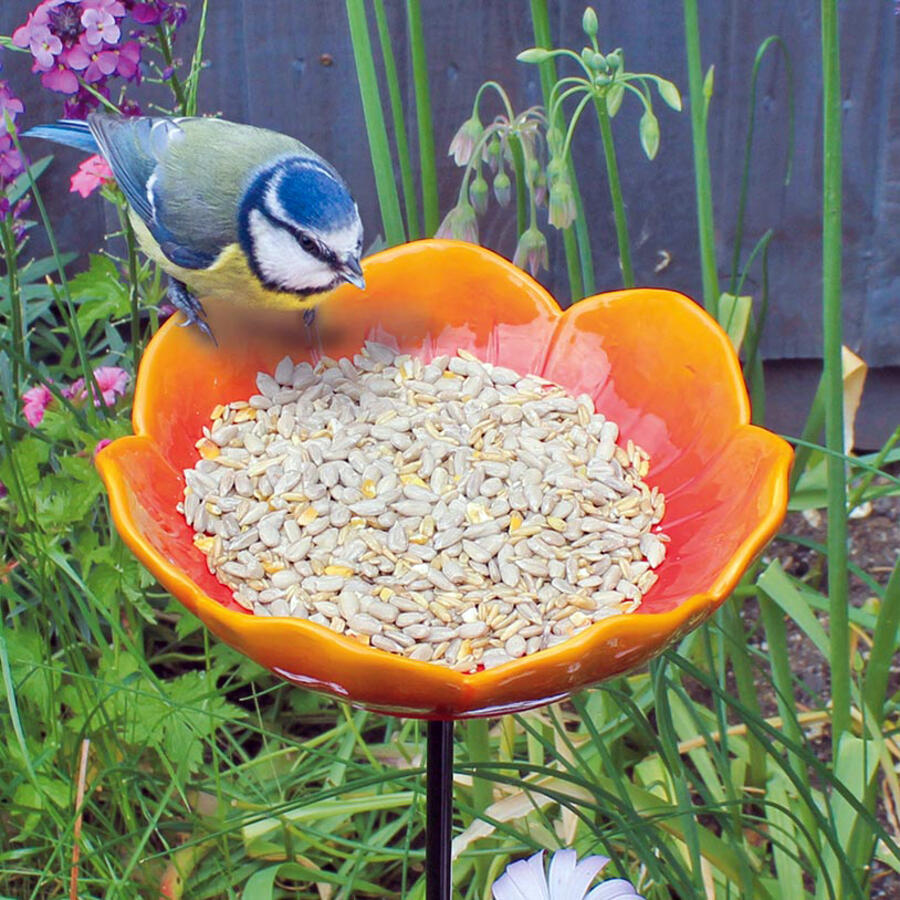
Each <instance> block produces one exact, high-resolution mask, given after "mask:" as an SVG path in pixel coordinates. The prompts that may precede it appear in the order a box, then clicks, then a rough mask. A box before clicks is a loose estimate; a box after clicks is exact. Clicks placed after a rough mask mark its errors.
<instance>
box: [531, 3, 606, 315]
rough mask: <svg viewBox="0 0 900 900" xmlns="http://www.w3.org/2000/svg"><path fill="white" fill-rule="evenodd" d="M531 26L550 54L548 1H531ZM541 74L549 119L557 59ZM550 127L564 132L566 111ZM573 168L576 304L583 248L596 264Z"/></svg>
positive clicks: (571, 259) (572, 284)
mask: <svg viewBox="0 0 900 900" xmlns="http://www.w3.org/2000/svg"><path fill="white" fill-rule="evenodd" d="M531 24H532V28H533V29H534V45H535V46H536V47H544V48H545V49H547V50H549V49H550V48H551V46H552V44H551V41H550V16H549V15H548V12H547V0H531ZM538 71H539V72H540V76H541V93H542V94H543V96H544V108H545V109H546V110H547V115H548V117H549V115H550V98H551V94H552V93H553V86H554V85H555V84H556V82H557V73H556V61H555V60H554V59H553V57H550V58H548V59H546V60H544V61H543V62H542V63H540V64H539V65H538ZM547 124H548V126H551V127H556V128H559V130H560V131H563V130H564V129H563V124H564V123H563V117H562V110H561V109H558V110H557V113H556V115H554V116H553V121H550V122H548V123H547ZM567 165H568V168H569V183H570V184H571V185H572V194H573V195H574V197H575V200H576V204H577V208H578V214H577V217H576V219H575V229H576V231H573V230H572V229H571V228H566V229H564V230H563V248H564V250H565V253H566V270H567V272H568V275H569V296H570V297H571V299H572V302H573V303H574V302H575V301H576V300H580V299H581V298H582V297H583V296H584V295H585V289H584V283H583V282H582V278H581V270H580V268H579V263H580V262H581V260H580V254H579V246H580V245H581V244H584V245H585V246H586V247H587V252H588V266H589V267H590V268H591V271H593V264H592V262H590V238H589V236H588V233H587V224H586V223H585V221H584V216H583V215H582V211H583V210H582V202H581V192H580V191H579V189H578V178H577V177H576V175H575V164H574V162H573V161H572V158H571V157H569V158H568V159H567Z"/></svg>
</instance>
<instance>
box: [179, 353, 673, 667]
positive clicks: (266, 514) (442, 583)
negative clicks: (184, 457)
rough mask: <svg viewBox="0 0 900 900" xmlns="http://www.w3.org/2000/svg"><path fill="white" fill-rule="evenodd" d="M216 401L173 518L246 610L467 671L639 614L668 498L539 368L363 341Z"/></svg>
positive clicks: (594, 417)
mask: <svg viewBox="0 0 900 900" xmlns="http://www.w3.org/2000/svg"><path fill="white" fill-rule="evenodd" d="M257 388H258V390H259V393H258V394H256V395H254V396H252V397H251V398H250V399H249V400H248V401H242V400H241V401H235V402H231V403H229V404H227V405H220V406H217V407H216V408H215V409H214V410H213V412H212V416H211V420H212V421H211V424H210V425H209V426H205V427H204V429H203V437H202V438H201V439H200V440H199V441H198V443H197V448H198V450H199V454H200V459H199V460H198V462H197V464H196V465H195V466H194V467H193V468H191V469H187V470H185V473H184V477H185V485H186V486H185V489H184V500H183V502H182V503H181V504H179V510H180V511H181V512H182V513H183V514H184V516H185V518H186V520H187V522H188V524H189V525H190V526H191V527H192V528H193V529H194V532H195V536H194V542H195V544H196V545H197V547H198V548H199V549H200V550H201V551H202V552H203V553H204V554H205V555H206V558H207V564H208V566H209V569H210V571H211V572H212V573H214V574H215V575H216V576H217V577H218V578H219V580H220V581H222V582H223V583H225V584H226V585H228V586H229V587H230V588H231V589H232V590H233V592H234V599H235V600H236V602H237V603H239V604H240V605H241V606H243V607H245V608H246V609H248V610H250V611H252V612H253V613H254V614H255V615H258V616H298V617H302V618H306V619H309V620H310V621H312V622H316V623H318V624H320V625H324V626H327V627H330V628H332V629H334V630H335V631H337V632H339V633H345V634H347V635H349V636H352V637H354V638H356V639H357V640H359V641H361V642H362V643H365V644H368V645H370V646H372V647H376V648H378V649H381V650H387V651H389V652H392V653H398V654H402V655H404V656H407V657H410V658H411V659H416V660H422V661H427V662H433V663H440V664H443V665H448V666H452V667H453V668H454V669H457V670H460V671H464V672H469V671H475V670H477V669H479V668H482V667H483V668H491V667H493V666H497V665H500V664H501V663H504V662H508V661H509V660H511V659H515V658H517V657H520V656H523V655H525V654H529V653H534V652H536V651H539V650H542V649H544V648H546V647H550V646H552V645H554V644H556V643H559V642H560V641H563V640H566V639H567V638H569V637H571V636H572V635H573V634H575V633H577V632H579V631H581V630H582V629H584V628H586V627H588V626H589V625H590V624H591V623H593V622H596V621H599V620H600V619H602V618H604V617H607V616H611V615H616V614H619V613H627V612H632V611H633V610H635V609H636V608H637V607H638V606H639V605H640V602H641V598H642V597H643V595H644V594H645V593H646V592H647V591H648V590H649V589H650V587H651V586H652V585H653V584H654V582H655V581H656V579H657V574H656V571H655V570H656V569H657V568H658V567H659V565H660V564H661V563H662V562H663V560H664V558H665V552H666V542H667V540H668V538H667V537H666V536H665V535H664V534H663V533H661V531H660V529H659V527H658V526H659V522H660V520H661V519H662V518H663V515H664V513H665V499H664V497H663V495H662V494H661V493H660V492H659V491H658V490H657V488H655V487H654V488H650V487H649V486H648V485H647V484H646V483H645V482H644V480H643V479H644V478H645V476H646V475H647V472H648V469H649V459H648V456H647V454H646V453H645V452H644V451H643V450H641V449H640V448H639V447H637V446H635V445H634V443H633V442H632V441H630V440H629V441H626V442H625V444H624V446H622V445H620V444H619V443H618V438H619V429H618V426H617V425H616V424H615V423H614V422H611V421H609V420H608V419H606V418H605V417H604V416H603V415H602V414H601V413H598V412H596V411H595V409H594V404H593V401H592V400H591V398H590V397H589V396H588V395H586V394H582V395H580V396H578V397H573V396H571V395H570V394H569V393H567V392H566V391H565V390H564V389H563V388H562V387H560V386H559V385H556V384H554V383H552V382H550V381H548V380H546V379H544V378H541V377H539V376H537V375H520V374H519V373H517V372H514V371H513V370H512V369H508V368H505V367H502V366H494V365H491V364H489V363H484V362H481V361H480V360H478V359H477V358H475V357H474V356H473V355H471V354H470V353H468V352H466V351H464V350H460V351H458V354H457V355H456V356H439V357H436V358H435V359H432V360H431V361H430V362H428V363H427V364H426V363H424V362H423V361H422V360H420V359H418V358H416V357H413V356H410V355H408V354H400V355H398V354H397V353H396V352H395V351H394V350H392V349H390V348H389V347H386V346H384V345H382V344H376V343H371V342H370V343H367V344H366V345H365V347H364V348H363V349H362V351H361V352H360V353H359V354H357V355H356V356H355V357H354V358H353V360H350V359H346V358H345V359H339V360H333V359H329V358H324V359H321V360H319V362H318V363H317V364H316V366H315V367H312V366H310V365H309V364H308V363H300V364H299V365H294V363H293V361H292V360H291V359H290V358H288V357H285V358H284V359H282V360H281V362H280V363H279V364H278V366H277V367H276V369H275V372H274V374H272V375H270V374H267V373H263V372H261V373H259V374H258V376H257Z"/></svg>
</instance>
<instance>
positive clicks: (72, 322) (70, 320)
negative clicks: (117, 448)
mask: <svg viewBox="0 0 900 900" xmlns="http://www.w3.org/2000/svg"><path fill="white" fill-rule="evenodd" d="M9 134H10V137H11V138H12V141H13V144H14V145H15V148H16V150H17V151H18V152H19V155H20V156H22V157H23V158H24V153H23V152H22V145H21V144H20V143H19V137H18V135H17V134H16V133H15V131H11V132H9ZM25 173H26V175H27V176H28V187H29V189H30V190H31V196H32V197H34V202H35V205H36V206H37V208H38V212H39V213H40V217H41V223H42V224H43V226H44V231H45V232H46V234H47V242H48V243H49V244H50V252H51V254H52V256H53V261H54V262H55V263H56V271H57V274H58V275H59V284H60V287H61V288H62V294H63V297H64V298H65V306H64V310H65V313H64V314H65V315H66V318H67V327H68V329H69V334H70V336H71V338H72V342H73V343H74V344H75V350H76V353H77V355H78V361H79V363H80V365H81V375H82V377H83V378H84V384H85V387H87V388H89V393H91V395H92V396H96V397H99V396H100V394H101V391H100V388H99V387H98V385H97V379H96V377H95V376H94V372H93V370H92V369H91V366H90V363H89V361H88V354H87V347H85V343H84V336H83V335H82V333H81V326H80V325H79V323H78V316H77V315H76V313H75V304H74V303H73V302H72V292H71V291H70V290H69V280H68V278H67V277H66V270H65V266H64V265H63V261H62V256H61V255H60V252H59V245H58V244H57V242H56V235H55V234H54V232H53V226H52V224H51V222H50V216H49V215H47V207H46V206H45V205H44V198H43V197H42V196H41V192H40V191H39V190H38V186H37V182H36V181H35V179H34V176H33V175H32V173H31V169H30V168H27V167H26V169H25ZM90 388H93V391H95V392H96V393H93V392H91V391H90ZM85 408H86V409H87V411H88V412H87V414H88V417H89V420H90V422H91V423H92V424H96V422H97V411H96V407H95V406H94V404H93V403H87V404H85ZM103 409H104V410H106V406H105V405H104V406H103Z"/></svg>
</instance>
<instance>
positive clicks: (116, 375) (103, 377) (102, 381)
mask: <svg viewBox="0 0 900 900" xmlns="http://www.w3.org/2000/svg"><path fill="white" fill-rule="evenodd" d="M94 377H95V378H96V379H97V387H99V388H100V392H101V394H102V395H103V402H104V403H105V404H106V405H107V406H112V405H113V403H115V402H116V397H121V396H123V395H124V393H125V391H127V390H128V381H129V379H130V378H131V376H130V375H129V374H128V373H127V372H126V371H125V370H124V369H120V368H119V367H118V366H100V368H99V369H94ZM97 405H98V406H99V404H97Z"/></svg>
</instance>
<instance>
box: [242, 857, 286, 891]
mask: <svg viewBox="0 0 900 900" xmlns="http://www.w3.org/2000/svg"><path fill="white" fill-rule="evenodd" d="M281 866H282V863H278V864H276V865H274V866H268V867H267V868H265V869H260V870H259V871H258V872H254V873H253V874H252V875H251V876H250V877H249V878H248V879H247V883H246V884H245V885H244V890H243V891H241V900H272V898H273V897H274V896H275V879H276V878H277V877H278V871H279V869H280V868H281Z"/></svg>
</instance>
